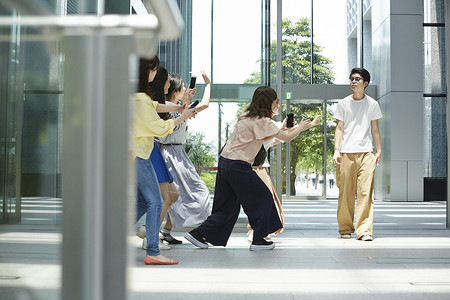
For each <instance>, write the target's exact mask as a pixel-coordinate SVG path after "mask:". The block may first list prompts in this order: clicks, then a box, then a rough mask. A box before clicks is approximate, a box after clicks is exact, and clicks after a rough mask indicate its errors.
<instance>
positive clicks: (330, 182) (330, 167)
mask: <svg viewBox="0 0 450 300" xmlns="http://www.w3.org/2000/svg"><path fill="white" fill-rule="evenodd" d="M338 101H339V100H336V101H334V100H328V101H327V102H326V109H325V112H326V113H324V114H323V115H324V116H326V121H325V124H326V126H327V128H326V132H327V143H326V145H327V149H326V150H327V166H326V167H327V172H326V173H327V174H326V180H325V182H326V184H327V189H326V192H327V198H337V197H338V196H339V190H338V188H337V186H336V166H335V165H334V164H333V154H334V132H335V130H336V120H335V119H334V111H335V109H336V105H337V102H338Z"/></svg>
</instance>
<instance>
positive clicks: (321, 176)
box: [282, 100, 338, 199]
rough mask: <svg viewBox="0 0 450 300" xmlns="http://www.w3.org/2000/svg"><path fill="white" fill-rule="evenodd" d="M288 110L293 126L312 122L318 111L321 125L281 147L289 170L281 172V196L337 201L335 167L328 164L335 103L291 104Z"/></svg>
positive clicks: (332, 143)
mask: <svg viewBox="0 0 450 300" xmlns="http://www.w3.org/2000/svg"><path fill="white" fill-rule="evenodd" d="M289 106H290V111H291V112H293V113H294V116H295V118H296V122H297V123H298V122H300V120H301V118H302V117H303V118H305V119H310V120H312V119H313V118H314V117H315V116H316V115H317V114H318V113H319V111H320V112H321V114H322V121H321V123H320V124H319V125H317V126H315V127H312V128H310V129H309V130H306V131H304V132H302V133H300V135H299V136H298V137H297V138H296V139H294V140H293V141H292V142H290V143H286V144H283V146H282V149H283V152H282V153H283V160H285V161H286V166H290V167H289V168H287V167H286V168H285V169H284V170H283V172H282V174H283V194H286V195H287V196H290V197H300V198H305V199H326V198H337V196H338V189H337V187H336V180H335V171H336V167H335V166H334V165H333V161H332V158H333V152H334V151H333V149H334V131H335V128H336V122H335V120H334V117H333V115H334V108H335V106H336V101H334V100H328V101H327V100H291V101H290V105H289ZM288 110H289V109H288ZM286 153H289V155H288V156H286Z"/></svg>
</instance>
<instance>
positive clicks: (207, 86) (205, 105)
mask: <svg viewBox="0 0 450 300" xmlns="http://www.w3.org/2000/svg"><path fill="white" fill-rule="evenodd" d="M201 73H202V77H203V80H204V81H205V90H204V92H203V98H202V101H201V102H200V103H199V104H198V105H197V107H196V110H197V112H201V111H202V110H205V109H207V108H208V106H209V99H210V98H211V80H210V79H209V77H208V75H206V73H205V70H202V71H201Z"/></svg>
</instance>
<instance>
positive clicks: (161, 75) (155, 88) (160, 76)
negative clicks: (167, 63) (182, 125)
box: [148, 67, 170, 120]
mask: <svg viewBox="0 0 450 300" xmlns="http://www.w3.org/2000/svg"><path fill="white" fill-rule="evenodd" d="M168 77H169V73H168V72H167V70H166V69H165V68H163V67H159V68H158V71H157V72H156V76H155V79H153V81H152V82H149V83H148V87H149V92H150V95H149V96H150V98H152V100H154V101H158V103H161V104H165V103H166V95H164V85H165V84H166V81H167V78H168ZM159 116H160V118H161V119H163V120H168V119H170V114H169V113H159Z"/></svg>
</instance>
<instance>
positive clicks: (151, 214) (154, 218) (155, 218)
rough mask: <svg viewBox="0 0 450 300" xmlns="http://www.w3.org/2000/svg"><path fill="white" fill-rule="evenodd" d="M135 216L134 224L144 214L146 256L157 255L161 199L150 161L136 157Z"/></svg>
mask: <svg viewBox="0 0 450 300" xmlns="http://www.w3.org/2000/svg"><path fill="white" fill-rule="evenodd" d="M136 171H137V215H136V222H137V221H138V220H139V219H140V218H141V217H142V216H143V215H144V214H145V213H147V216H146V217H145V228H146V230H147V255H151V256H154V255H158V254H159V226H160V225H159V223H160V215H161V208H162V205H163V199H162V196H161V191H160V189H159V184H158V178H157V177H156V173H155V170H154V168H153V165H152V162H151V160H150V159H142V158H139V157H136Z"/></svg>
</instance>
